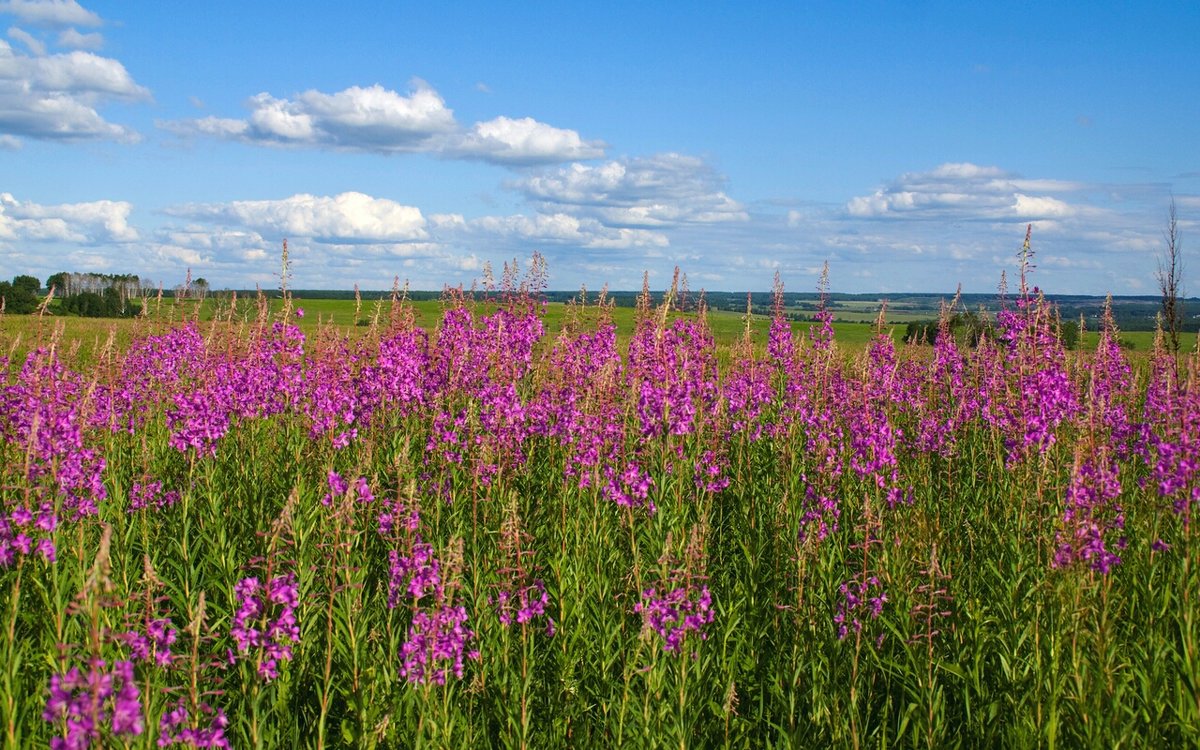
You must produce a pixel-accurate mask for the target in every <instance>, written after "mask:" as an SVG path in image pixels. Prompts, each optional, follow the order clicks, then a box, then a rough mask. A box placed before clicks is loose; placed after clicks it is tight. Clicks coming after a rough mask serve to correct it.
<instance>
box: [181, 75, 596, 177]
mask: <svg viewBox="0 0 1200 750" xmlns="http://www.w3.org/2000/svg"><path fill="white" fill-rule="evenodd" d="M247 108H248V109H249V110H250V113H249V115H248V116H247V117H245V118H244V119H239V118H221V117H205V118H200V119H191V120H175V121H168V122H161V123H159V126H160V127H162V128H164V129H166V130H169V131H171V132H173V133H175V134H177V135H180V136H183V137H191V136H206V137H211V138H219V139H223V140H234V141H240V142H242V143H250V144H257V145H268V146H293V147H303V148H330V149H340V150H348V151H367V152H374V153H385V154H386V153H414V152H419V153H430V154H435V155H439V156H445V157H449V158H462V159H478V160H482V161H487V162H492V163H496V164H505V165H511V166H521V165H530V164H543V163H553V162H562V161H568V160H571V159H590V158H596V157H598V156H601V155H603V147H602V145H601V144H599V143H597V142H594V141H585V140H583V138H581V137H580V135H579V133H577V132H575V131H574V130H566V129H562V128H556V127H553V126H550V125H547V124H545V123H541V122H538V121H536V120H533V119H531V118H521V119H511V118H508V117H498V118H495V119H493V120H489V121H487V122H480V123H476V124H475V125H474V126H473V127H472V128H471V129H469V130H465V131H464V130H463V129H462V128H461V127H460V126H459V124H458V123H457V121H456V120H455V118H454V112H453V110H451V109H450V108H449V107H447V106H446V102H445V101H444V100H443V99H442V97H441V95H439V94H438V93H437V91H435V90H434V89H433V88H431V87H430V86H429V85H428V84H426V83H424V82H423V81H415V82H414V84H413V88H412V90H411V91H410V92H409V93H408V95H407V96H405V95H402V94H399V93H397V92H395V91H392V90H390V89H385V88H384V87H383V86H380V85H378V84H376V85H374V86H367V87H362V86H352V87H350V88H347V89H344V90H342V91H338V92H335V93H332V94H328V93H324V92H321V91H315V90H310V91H306V92H304V93H302V94H299V95H297V96H295V97H293V98H291V99H286V98H278V97H275V96H272V95H271V94H268V93H260V94H257V95H255V96H253V97H251V98H250V100H249V101H248V102H247Z"/></svg>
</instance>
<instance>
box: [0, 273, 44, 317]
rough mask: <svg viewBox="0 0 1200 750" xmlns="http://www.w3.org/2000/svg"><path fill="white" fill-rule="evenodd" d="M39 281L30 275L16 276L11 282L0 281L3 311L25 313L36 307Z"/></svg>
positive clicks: (17, 313) (16, 313)
mask: <svg viewBox="0 0 1200 750" xmlns="http://www.w3.org/2000/svg"><path fill="white" fill-rule="evenodd" d="M38 288H39V282H38V280H37V279H35V278H34V277H32V276H18V277H16V278H15V279H13V280H12V281H11V282H8V281H0V297H2V298H3V299H4V311H5V312H8V313H13V314H15V315H25V314H27V313H31V312H33V311H34V310H36V309H37V305H38Z"/></svg>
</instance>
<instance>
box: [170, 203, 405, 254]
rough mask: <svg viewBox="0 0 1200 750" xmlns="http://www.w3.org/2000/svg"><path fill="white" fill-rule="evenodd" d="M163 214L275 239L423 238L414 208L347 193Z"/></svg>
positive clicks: (185, 208)
mask: <svg viewBox="0 0 1200 750" xmlns="http://www.w3.org/2000/svg"><path fill="white" fill-rule="evenodd" d="M167 213H168V214H170V215H172V216H181V217H186V218H189V219H194V220H199V221H205V222H210V223H215V224H217V225H219V226H222V227H231V226H232V227H243V228H247V229H253V230H255V231H257V232H259V233H261V234H265V235H278V236H280V237H281V238H282V237H307V238H310V239H312V240H314V241H315V242H322V243H336V242H363V243H382V242H410V241H414V240H424V239H426V238H427V236H428V234H427V232H426V228H425V227H426V221H425V218H424V217H423V216H422V215H421V211H420V209H418V208H414V207H412V206H405V205H401V204H399V203H396V202H394V201H390V200H387V199H384V198H372V197H371V196H369V195H364V194H362V193H353V192H351V193H342V194H340V195H336V196H315V195H307V194H300V195H293V196H291V197H290V198H285V199H283V200H254V201H233V202H230V203H215V204H187V205H183V206H176V207H174V208H171V209H168V210H167Z"/></svg>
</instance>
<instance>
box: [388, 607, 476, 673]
mask: <svg viewBox="0 0 1200 750" xmlns="http://www.w3.org/2000/svg"><path fill="white" fill-rule="evenodd" d="M474 638H475V632H474V631H473V630H471V629H470V628H468V627H467V609H466V607H463V606H451V605H448V604H436V605H435V606H433V607H432V608H431V609H428V610H427V609H419V610H417V612H416V613H415V614H414V615H413V620H412V625H410V626H409V628H408V637H407V638H406V639H405V641H404V644H403V645H402V646H401V647H400V658H401V665H400V675H401V676H402V677H404V679H405V680H407V681H408V682H409V683H413V684H421V685H425V684H428V683H430V682H433V683H435V684H438V685H445V684H446V680H447V678H448V677H449V676H450V675H451V674H453V675H454V676H455V677H457V678H459V679H461V678H462V676H463V661H464V659H474V660H478V659H479V652H478V651H474V650H468V649H467V645H468V644H469V643H470V642H471V641H472V640H473V639H474Z"/></svg>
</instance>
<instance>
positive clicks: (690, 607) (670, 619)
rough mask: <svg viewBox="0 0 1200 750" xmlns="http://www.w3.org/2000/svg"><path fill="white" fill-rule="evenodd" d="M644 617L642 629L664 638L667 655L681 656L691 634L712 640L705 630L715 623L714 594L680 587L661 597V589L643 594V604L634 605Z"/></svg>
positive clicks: (641, 602) (695, 588)
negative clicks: (686, 640)
mask: <svg viewBox="0 0 1200 750" xmlns="http://www.w3.org/2000/svg"><path fill="white" fill-rule="evenodd" d="M633 611H634V612H638V613H640V614H641V615H642V626H643V627H644V628H646V629H647V630H652V631H654V632H655V633H657V634H658V635H659V637H661V638H662V641H663V651H666V652H667V653H669V654H678V653H680V651H681V649H682V648H683V640H684V638H685V637H686V636H687V634H688V633H695V634H697V635H699V636H700V638H701V639H702V640H703V639H706V638H708V633H706V632H705V630H704V627H705V626H706V625H708V624H709V623H710V622H712V621H713V617H714V613H713V609H712V594H711V593H709V590H708V586H697V585H686V586H677V587H676V588H673V589H671V590H670V591H664V592H663V593H659V590H658V589H657V588H648V589H646V590H645V591H643V592H642V600H641V601H640V602H638V603H637V604H636V605H634V608H633Z"/></svg>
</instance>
